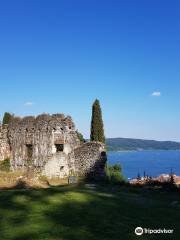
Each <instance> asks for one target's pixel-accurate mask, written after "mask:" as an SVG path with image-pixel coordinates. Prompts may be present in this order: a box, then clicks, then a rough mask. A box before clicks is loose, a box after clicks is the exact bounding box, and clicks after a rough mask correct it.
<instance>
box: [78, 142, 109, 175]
mask: <svg viewBox="0 0 180 240" xmlns="http://www.w3.org/2000/svg"><path fill="white" fill-rule="evenodd" d="M106 161H107V156H106V149H105V145H104V144H102V143H99V142H87V143H84V144H83V145H82V146H80V147H79V148H77V149H75V168H76V172H77V174H78V176H85V177H87V178H95V179H100V178H103V177H104V176H105V164H106Z"/></svg>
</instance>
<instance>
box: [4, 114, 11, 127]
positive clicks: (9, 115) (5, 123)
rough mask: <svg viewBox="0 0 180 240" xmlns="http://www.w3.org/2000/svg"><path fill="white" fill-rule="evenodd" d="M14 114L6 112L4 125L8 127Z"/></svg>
mask: <svg viewBox="0 0 180 240" xmlns="http://www.w3.org/2000/svg"><path fill="white" fill-rule="evenodd" d="M12 116H13V115H12V114H10V113H9V112H5V113H4V117H3V125H8V124H9V123H10V121H11V119H12Z"/></svg>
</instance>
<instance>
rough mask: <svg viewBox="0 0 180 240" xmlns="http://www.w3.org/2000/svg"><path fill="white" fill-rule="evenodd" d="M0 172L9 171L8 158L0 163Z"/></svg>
mask: <svg viewBox="0 0 180 240" xmlns="http://www.w3.org/2000/svg"><path fill="white" fill-rule="evenodd" d="M0 171H4V172H9V171H10V158H6V159H4V160H3V161H2V162H0Z"/></svg>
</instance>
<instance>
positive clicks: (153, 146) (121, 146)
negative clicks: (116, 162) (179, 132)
mask: <svg viewBox="0 0 180 240" xmlns="http://www.w3.org/2000/svg"><path fill="white" fill-rule="evenodd" d="M106 143H107V146H108V149H109V150H111V151H120V150H180V143H179V142H173V141H155V140H142V139H131V138H108V139H106Z"/></svg>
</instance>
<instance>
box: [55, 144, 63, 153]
mask: <svg viewBox="0 0 180 240" xmlns="http://www.w3.org/2000/svg"><path fill="white" fill-rule="evenodd" d="M55 147H56V152H63V151H64V144H55Z"/></svg>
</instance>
